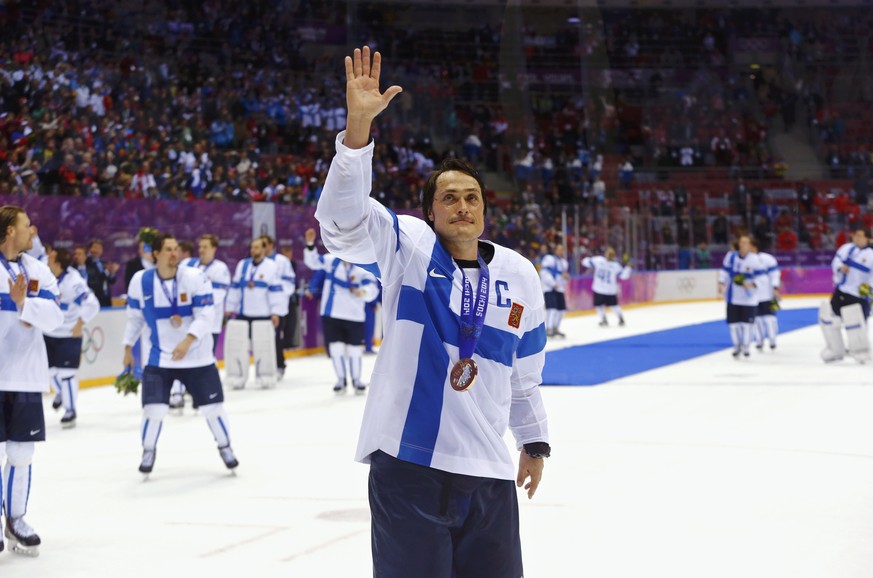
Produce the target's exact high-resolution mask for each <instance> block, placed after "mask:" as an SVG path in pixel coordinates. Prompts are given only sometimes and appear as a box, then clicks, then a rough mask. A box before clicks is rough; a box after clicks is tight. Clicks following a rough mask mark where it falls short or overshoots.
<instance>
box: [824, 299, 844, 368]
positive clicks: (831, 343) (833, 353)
mask: <svg viewBox="0 0 873 578" xmlns="http://www.w3.org/2000/svg"><path fill="white" fill-rule="evenodd" d="M818 324H819V326H820V327H821V332H822V335H824V340H825V348H824V349H823V350H822V352H821V358H822V359H823V360H824V361H825V362H826V363H830V362H832V361H840V360H841V359H842V358H843V357H845V356H846V345H845V343H844V342H843V331H842V325H843V324H842V320H841V319H840V316H839V315H835V314H834V311H833V309H831V304H830V303H828V302H827V301H823V302H822V303H821V306H820V307H819V309H818Z"/></svg>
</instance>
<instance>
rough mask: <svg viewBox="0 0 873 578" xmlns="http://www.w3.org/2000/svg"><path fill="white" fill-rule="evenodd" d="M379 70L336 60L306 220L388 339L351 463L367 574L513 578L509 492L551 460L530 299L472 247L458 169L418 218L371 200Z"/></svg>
mask: <svg viewBox="0 0 873 578" xmlns="http://www.w3.org/2000/svg"><path fill="white" fill-rule="evenodd" d="M380 69H381V57H380V56H379V53H376V54H375V57H374V59H373V62H372V65H371V62H370V50H369V48H367V47H364V48H363V50H357V49H356V50H355V53H354V59H352V58H346V78H347V88H346V95H347V103H348V122H347V125H346V126H347V127H348V130H347V131H345V132H342V133H340V134H339V135H338V137H337V140H336V151H337V152H336V156H335V157H334V159H333V163H332V164H331V166H330V170H329V173H328V176H327V181H326V183H325V186H324V191H323V192H322V195H321V198H320V199H319V202H318V208H317V210H316V215H315V216H316V218H317V219H318V221H319V223H321V234H322V238H323V240H324V243H325V247H326V248H327V250H328V251H330V253H331V254H333V255H335V256H337V257H339V258H341V259H344V260H346V261H348V262H350V263H355V264H357V265H359V266H361V267H363V268H364V269H366V270H368V271H371V272H373V273H374V274H376V275H377V276H378V277H379V278H380V279H381V282H382V287H383V305H384V312H385V323H384V326H385V330H384V340H383V341H382V346H381V347H380V350H379V355H378V358H377V360H376V368H375V370H374V372H373V377H372V381H371V386H370V395H369V396H368V398H367V404H366V409H365V411H364V417H363V424H362V427H361V436H360V440H359V443H358V451H357V459H358V460H360V461H364V462H369V463H370V482H369V492H370V511H371V514H372V526H373V527H372V533H371V536H372V552H373V564H374V575H375V576H379V577H382V578H385V577H398V578H399V577H404V578H408V577H410V576H451V575H458V576H513V577H518V576H521V575H522V574H523V570H522V562H521V546H520V540H519V533H518V503H517V497H516V491H515V488H513V484H512V480H516V483H517V484H518V485H519V486H521V485H522V484H524V481H525V480H526V479H528V478H530V481H529V482H528V483H527V485H525V488H527V490H528V496H529V497H532V496H533V494H534V492H535V491H536V488H537V486H538V484H539V482H540V479H541V475H542V469H543V459H542V458H543V457H544V456H545V455H548V453H549V446H548V443H547V442H548V427H547V419H546V413H545V410H544V408H543V404H542V399H541V397H540V392H539V383H540V380H541V372H542V367H543V362H544V360H545V354H544V347H545V341H546V331H545V324H544V322H543V321H544V317H545V316H544V302H543V293H542V288H541V287H540V282H539V278H538V276H537V272H536V269H534V267H533V265H532V264H531V263H530V261H528V260H526V259H524V258H523V257H522V256H521V255H519V254H518V253H516V252H515V251H511V250H509V249H506V248H504V247H500V246H497V245H494V244H492V243H487V242H479V241H478V238H479V236H480V235H481V234H482V232H483V229H484V224H485V221H484V220H485V209H486V206H485V204H486V199H485V197H484V193H483V188H482V183H481V180H480V179H479V177H478V173H476V172H475V169H472V168H471V167H470V166H469V165H466V164H465V163H463V162H461V161H458V160H455V159H450V160H447V161H446V163H445V164H444V166H443V167H442V168H441V169H439V170H437V171H435V172H434V173H432V174H431V176H430V178H429V179H428V180H427V183H426V185H425V187H424V191H423V196H422V212H423V213H424V217H425V219H426V221H422V220H421V219H417V218H414V217H409V216H397V215H396V214H394V213H393V212H392V211H391V210H389V209H388V208H386V207H384V206H383V205H381V204H380V203H378V202H377V201H376V200H375V199H371V198H369V193H370V190H371V184H372V178H371V175H372V164H373V149H374V146H375V144H374V143H373V142H372V141H371V140H370V126H371V123H372V121H373V119H374V118H375V117H376V115H377V114H379V113H380V112H381V111H382V110H383V109H384V108H385V107H386V106H387V105H388V102H389V101H390V100H391V98H393V97H394V96H395V95H396V94H398V93H399V92H400V88H399V87H396V86H395V87H391V88H389V89H387V90H386V92H385V93H384V94H382V93H380V92H379V73H380ZM507 425H508V426H509V428H510V429H511V431H512V433H513V434H514V437H515V441H516V449H518V450H519V458H518V460H519V463H518V467H517V469H516V468H515V467H514V464H513V460H512V458H511V456H510V454H509V452H508V451H507V448H506V444H505V442H504V441H503V434H504V432H505V430H506V427H507Z"/></svg>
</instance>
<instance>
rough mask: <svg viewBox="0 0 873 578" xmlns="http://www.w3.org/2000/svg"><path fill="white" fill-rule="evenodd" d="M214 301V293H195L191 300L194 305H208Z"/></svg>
mask: <svg viewBox="0 0 873 578" xmlns="http://www.w3.org/2000/svg"><path fill="white" fill-rule="evenodd" d="M213 303H214V300H213V298H212V293H207V294H206V295H195V296H194V298H193V299H192V300H191V304H192V305H193V306H194V307H207V306H209V305H212V304H213Z"/></svg>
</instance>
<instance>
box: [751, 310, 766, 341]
mask: <svg viewBox="0 0 873 578" xmlns="http://www.w3.org/2000/svg"><path fill="white" fill-rule="evenodd" d="M765 339H767V322H766V321H765V318H764V317H762V316H760V315H758V316H756V317H755V339H754V341H755V345H757V346H758V347H764V340H765Z"/></svg>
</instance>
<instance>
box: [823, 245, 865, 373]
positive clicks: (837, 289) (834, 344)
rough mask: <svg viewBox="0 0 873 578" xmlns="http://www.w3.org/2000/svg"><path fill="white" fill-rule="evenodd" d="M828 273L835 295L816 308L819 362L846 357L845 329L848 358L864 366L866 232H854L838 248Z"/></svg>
mask: <svg viewBox="0 0 873 578" xmlns="http://www.w3.org/2000/svg"><path fill="white" fill-rule="evenodd" d="M831 270H832V271H833V275H834V293H833V296H832V297H831V300H830V303H822V305H821V307H820V308H819V324H820V326H821V328H822V333H823V335H824V338H825V343H826V347H825V349H824V350H823V351H822V353H821V356H822V359H823V360H824V361H825V362H831V361H839V360H840V359H842V358H843V357H844V356H845V354H846V345H845V343H844V342H843V333H842V329H845V331H846V337H847V339H848V353H849V355H851V356H852V357H854V358H855V359H856V360H857V361H858V362H860V363H866V362H867V361H869V360H870V357H871V356H870V339H869V335H868V327H867V318H868V317H869V316H870V297H871V290H870V286H871V285H873V248H871V247H870V246H869V238H868V236H867V231H866V230H865V229H856V230H855V231H853V232H852V242H851V243H846V244H845V245H843V246H842V247H840V248H839V249H837V254H836V255H834V258H833V261H831Z"/></svg>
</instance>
